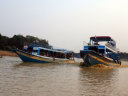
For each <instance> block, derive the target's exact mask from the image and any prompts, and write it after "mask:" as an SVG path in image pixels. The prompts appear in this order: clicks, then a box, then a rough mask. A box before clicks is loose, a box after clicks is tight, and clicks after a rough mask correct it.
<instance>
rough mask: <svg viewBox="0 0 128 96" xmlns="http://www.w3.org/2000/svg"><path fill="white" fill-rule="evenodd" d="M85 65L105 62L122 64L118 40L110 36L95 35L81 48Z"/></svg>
mask: <svg viewBox="0 0 128 96" xmlns="http://www.w3.org/2000/svg"><path fill="white" fill-rule="evenodd" d="M80 56H81V57H82V58H83V61H84V65H85V66H93V65H96V64H104V65H107V66H120V65H121V61H120V58H119V50H118V49H117V48H116V42H115V40H114V39H112V38H111V37H110V36H93V37H90V42H89V43H88V44H87V45H84V49H83V50H80Z"/></svg>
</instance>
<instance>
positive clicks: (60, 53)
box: [24, 45, 73, 59]
mask: <svg viewBox="0 0 128 96" xmlns="http://www.w3.org/2000/svg"><path fill="white" fill-rule="evenodd" d="M24 51H26V52H29V53H30V54H32V55H38V56H45V57H51V58H63V59H64V58H65V59H73V52H72V51H67V50H65V49H53V48H46V47H40V46H35V45H31V46H28V47H27V49H25V50H24Z"/></svg>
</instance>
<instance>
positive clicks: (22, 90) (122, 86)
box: [0, 57, 128, 96]
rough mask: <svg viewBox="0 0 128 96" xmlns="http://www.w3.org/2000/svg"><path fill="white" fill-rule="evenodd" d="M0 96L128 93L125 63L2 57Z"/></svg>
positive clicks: (120, 95)
mask: <svg viewBox="0 0 128 96" xmlns="http://www.w3.org/2000/svg"><path fill="white" fill-rule="evenodd" d="M123 64H124V65H127V64H128V62H126V61H124V62H123ZM0 96H128V67H123V68H122V67H120V68H86V67H80V66H78V65H77V64H38V63H37V64H36V63H23V62H22V61H21V60H20V59H19V58H18V57H3V58H0Z"/></svg>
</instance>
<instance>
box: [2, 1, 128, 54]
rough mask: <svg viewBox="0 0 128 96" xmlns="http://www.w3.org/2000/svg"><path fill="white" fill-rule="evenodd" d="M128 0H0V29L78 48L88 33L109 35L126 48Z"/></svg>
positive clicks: (122, 49) (12, 33)
mask: <svg viewBox="0 0 128 96" xmlns="http://www.w3.org/2000/svg"><path fill="white" fill-rule="evenodd" d="M127 5H128V0H0V33H1V34H2V35H6V36H9V37H12V36H13V35H15V34H21V35H23V36H26V35H32V36H36V37H38V38H42V39H46V40H48V41H49V43H50V44H51V45H53V46H57V47H59V48H64V49H69V50H73V51H75V52H79V51H80V50H82V49H83V42H84V41H85V42H89V38H90V37H91V36H95V35H96V36H111V37H112V38H114V39H115V41H116V42H117V47H118V48H119V49H120V51H122V52H128V43H127V41H128V6H127Z"/></svg>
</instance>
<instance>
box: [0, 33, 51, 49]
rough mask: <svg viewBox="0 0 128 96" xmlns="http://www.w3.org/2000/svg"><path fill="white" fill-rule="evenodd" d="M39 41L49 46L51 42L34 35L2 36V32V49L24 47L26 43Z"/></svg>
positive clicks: (0, 47) (0, 38)
mask: <svg viewBox="0 0 128 96" xmlns="http://www.w3.org/2000/svg"><path fill="white" fill-rule="evenodd" d="M29 43H38V44H43V45H46V46H49V43H48V41H47V40H45V39H40V38H38V37H34V36H30V35H27V36H23V35H14V36H13V37H11V38H10V37H7V36H2V35H1V34H0V50H10V49H15V48H18V49H22V48H23V46H24V45H25V44H29Z"/></svg>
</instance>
